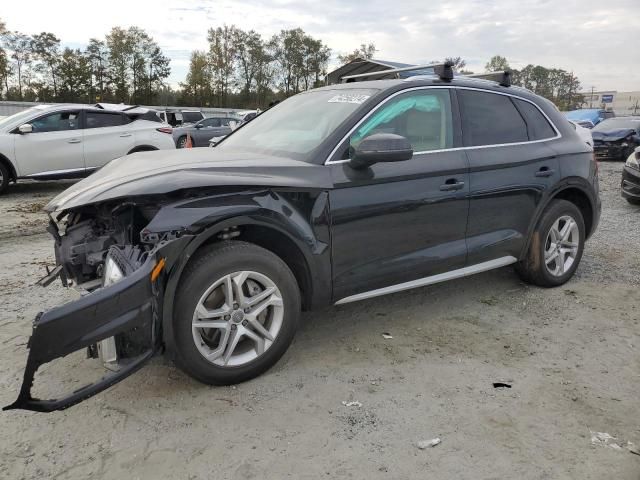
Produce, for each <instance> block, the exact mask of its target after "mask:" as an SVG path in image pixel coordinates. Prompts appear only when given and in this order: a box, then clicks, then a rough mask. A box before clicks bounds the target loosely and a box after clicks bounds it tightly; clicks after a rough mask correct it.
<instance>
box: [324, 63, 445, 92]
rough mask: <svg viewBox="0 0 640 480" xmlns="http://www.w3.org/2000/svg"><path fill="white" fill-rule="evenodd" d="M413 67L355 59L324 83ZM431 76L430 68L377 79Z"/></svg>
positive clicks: (408, 64) (333, 82) (329, 74)
mask: <svg viewBox="0 0 640 480" xmlns="http://www.w3.org/2000/svg"><path fill="white" fill-rule="evenodd" d="M413 66H415V65H413V64H411V63H402V62H392V61H389V60H380V59H377V58H371V59H368V60H367V59H363V58H357V59H355V60H352V61H350V62H349V63H346V64H344V65H342V66H341V67H339V68H337V69H335V70H334V71H332V72H329V73H328V74H327V78H326V82H327V85H332V84H335V83H340V79H341V78H342V77H346V76H348V75H358V74H360V73H369V72H381V71H384V70H391V69H394V68H407V67H413ZM430 74H433V69H432V68H422V69H416V70H409V71H406V72H398V73H393V74H389V75H378V76H376V78H377V79H384V78H409V77H413V76H415V75H430Z"/></svg>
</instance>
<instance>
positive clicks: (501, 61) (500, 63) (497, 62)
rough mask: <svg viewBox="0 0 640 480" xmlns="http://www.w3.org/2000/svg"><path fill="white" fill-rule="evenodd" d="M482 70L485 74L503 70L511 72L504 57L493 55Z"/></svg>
mask: <svg viewBox="0 0 640 480" xmlns="http://www.w3.org/2000/svg"><path fill="white" fill-rule="evenodd" d="M484 69H485V71H486V72H502V71H504V70H511V67H510V66H509V62H508V61H507V59H506V58H505V57H502V56H500V55H494V56H493V57H491V59H490V60H489V61H488V62H487V64H486V65H485V66H484Z"/></svg>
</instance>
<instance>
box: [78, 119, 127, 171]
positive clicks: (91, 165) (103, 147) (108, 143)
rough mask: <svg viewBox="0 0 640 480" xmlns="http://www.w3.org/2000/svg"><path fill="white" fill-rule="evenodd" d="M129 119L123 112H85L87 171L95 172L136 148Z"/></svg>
mask: <svg viewBox="0 0 640 480" xmlns="http://www.w3.org/2000/svg"><path fill="white" fill-rule="evenodd" d="M128 125H129V118H128V117H127V116H126V115H124V114H123V113H121V112H108V111H100V110H85V111H84V119H83V126H84V158H85V164H86V167H87V170H95V169H97V168H100V167H102V166H103V165H105V164H107V163H108V162H110V161H111V160H113V159H114V158H119V157H122V156H123V155H126V154H127V153H129V151H130V150H131V149H132V148H133V147H134V146H135V138H134V136H133V132H131V131H130V130H129V128H128Z"/></svg>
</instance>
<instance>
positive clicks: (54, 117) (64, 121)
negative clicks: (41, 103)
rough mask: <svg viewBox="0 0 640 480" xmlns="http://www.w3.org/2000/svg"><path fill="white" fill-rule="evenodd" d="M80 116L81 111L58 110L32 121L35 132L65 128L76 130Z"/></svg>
mask: <svg viewBox="0 0 640 480" xmlns="http://www.w3.org/2000/svg"><path fill="white" fill-rule="evenodd" d="M79 117H80V112H79V111H71V112H56V113H52V114H50V115H45V116H44V117H40V118H38V119H36V120H32V121H31V122H30V123H31V126H32V127H33V132H34V133H44V132H63V131H65V130H76V129H77V128H78V118H79Z"/></svg>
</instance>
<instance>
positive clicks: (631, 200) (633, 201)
mask: <svg viewBox="0 0 640 480" xmlns="http://www.w3.org/2000/svg"><path fill="white" fill-rule="evenodd" d="M627 202H629V203H630V204H631V205H640V198H630V197H627Z"/></svg>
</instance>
